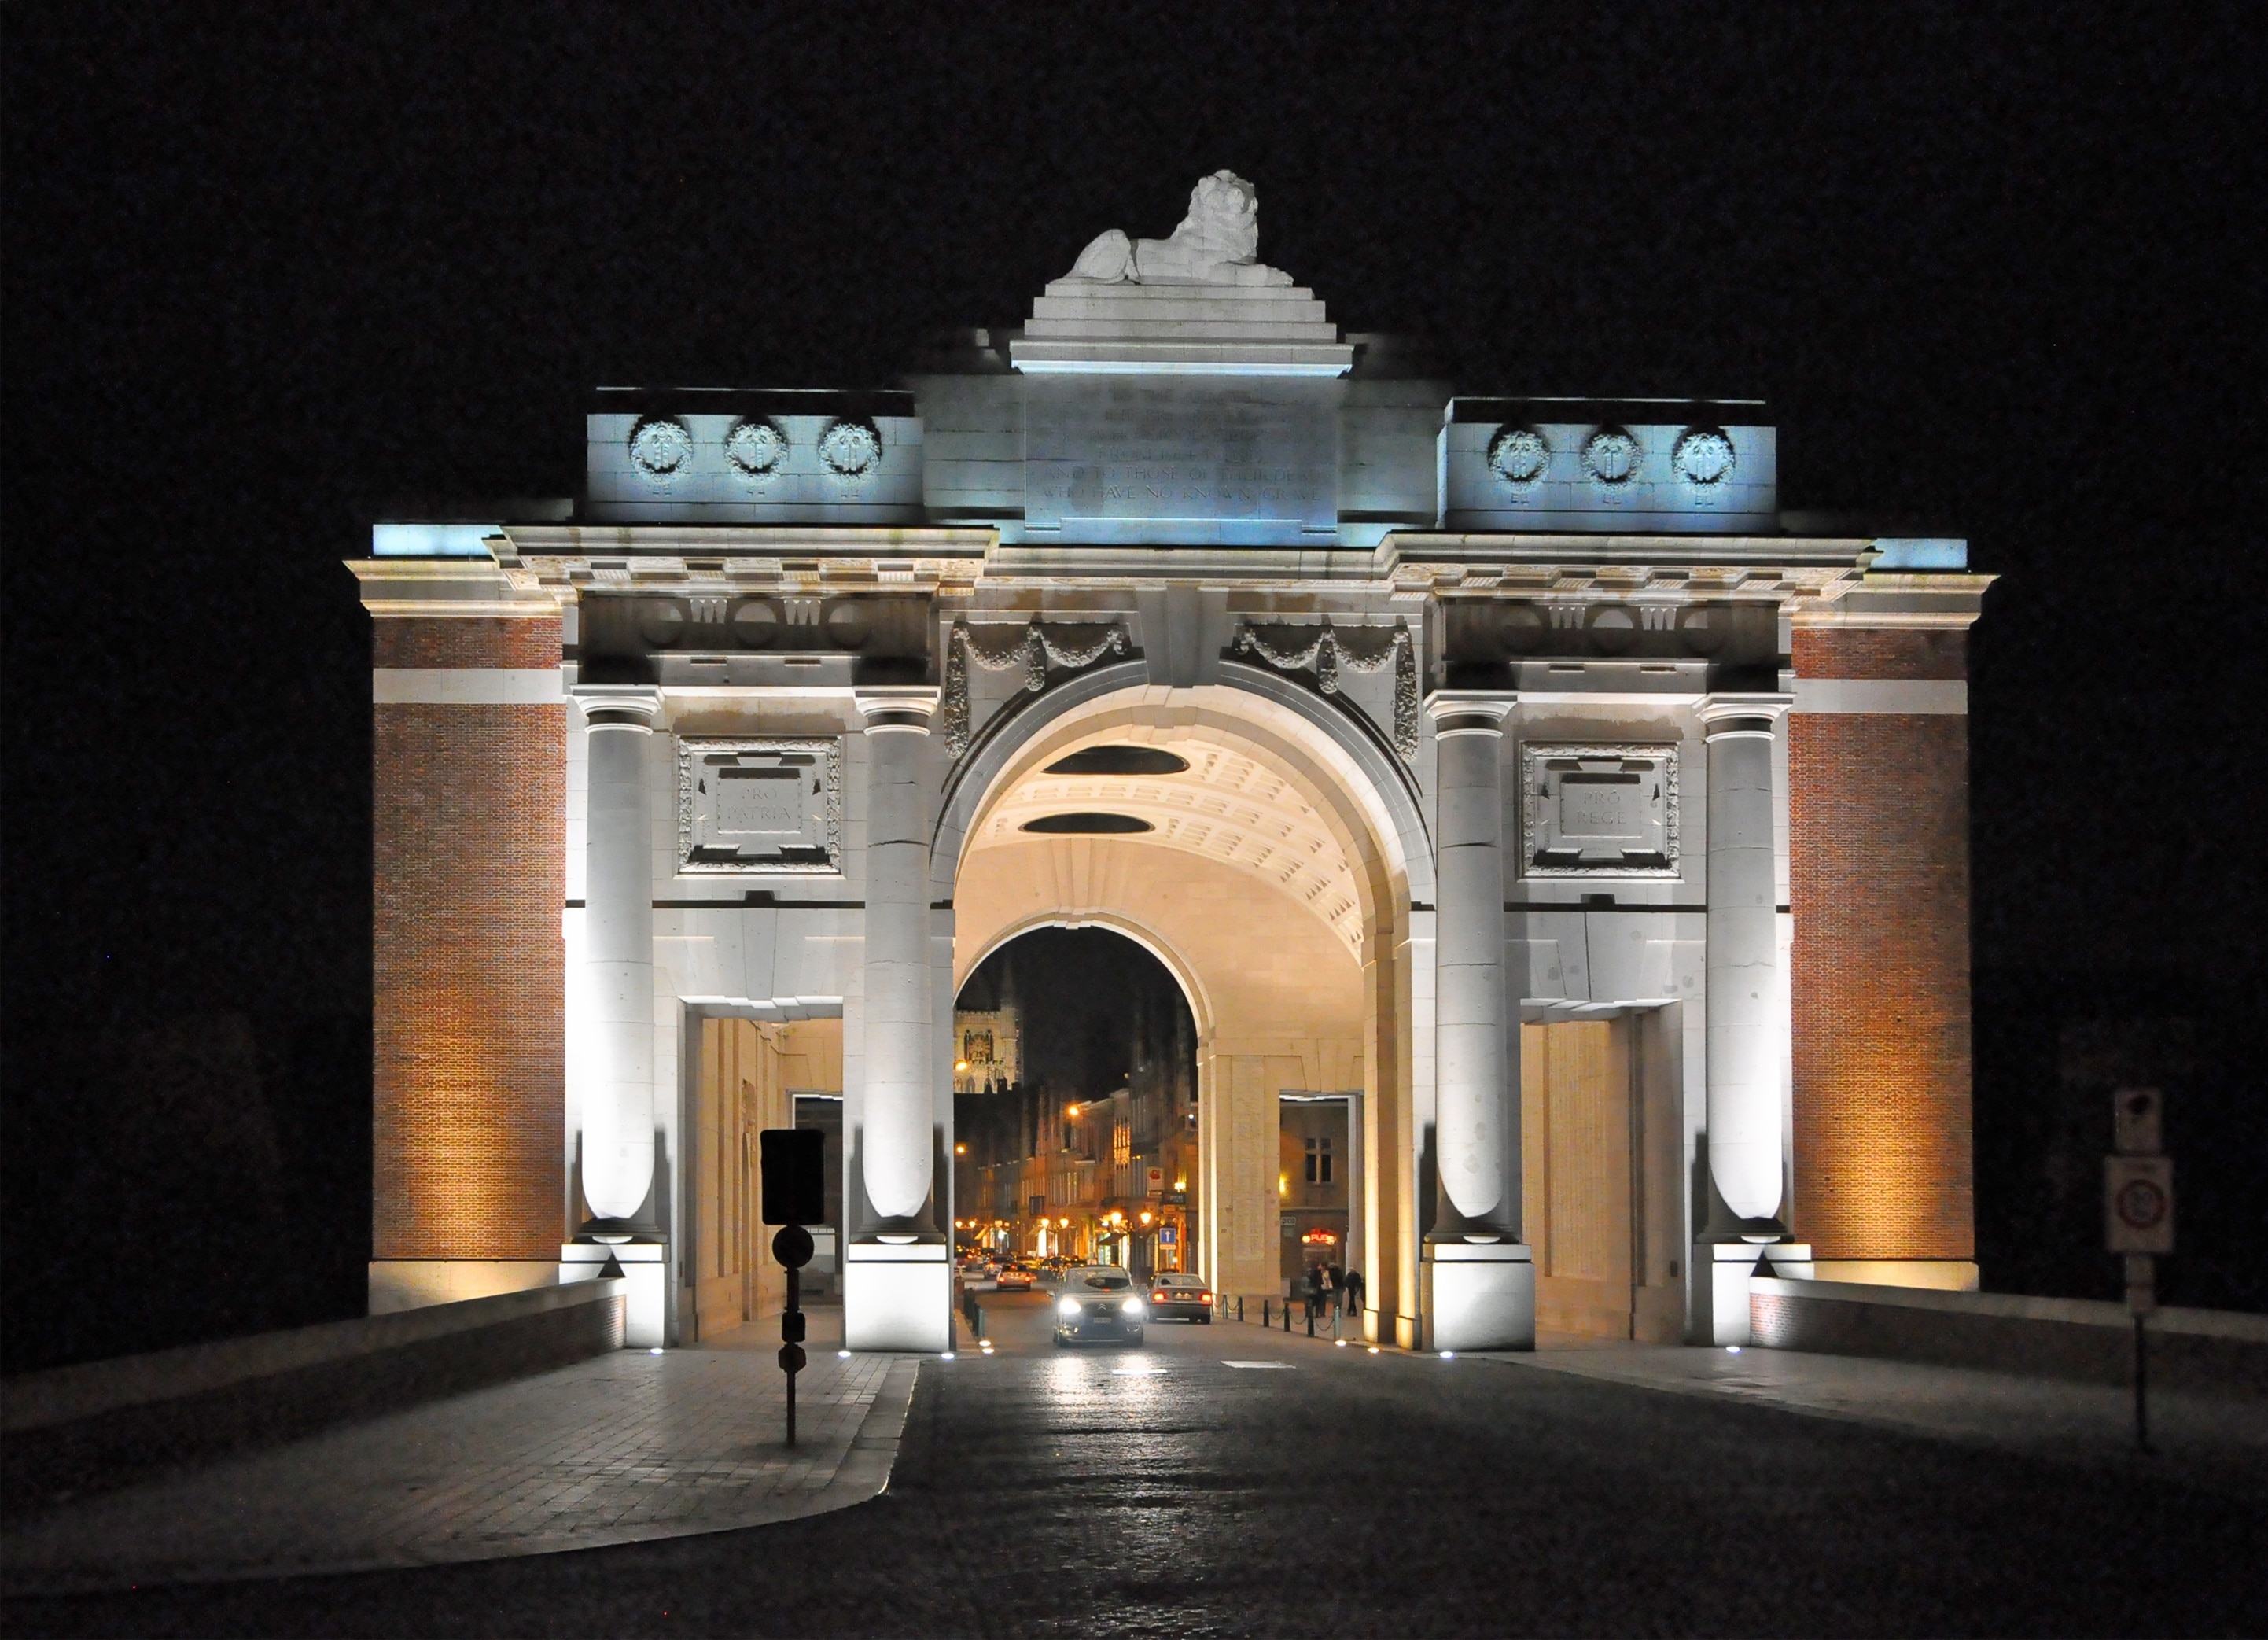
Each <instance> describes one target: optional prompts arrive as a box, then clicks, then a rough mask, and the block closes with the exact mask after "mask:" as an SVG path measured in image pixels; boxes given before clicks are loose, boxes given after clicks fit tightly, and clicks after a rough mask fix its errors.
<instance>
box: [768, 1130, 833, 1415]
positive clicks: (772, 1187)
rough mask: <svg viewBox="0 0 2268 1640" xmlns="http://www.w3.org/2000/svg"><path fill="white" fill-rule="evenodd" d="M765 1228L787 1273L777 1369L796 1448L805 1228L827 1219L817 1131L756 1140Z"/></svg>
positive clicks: (822, 1143) (807, 1247) (823, 1151)
mask: <svg viewBox="0 0 2268 1640" xmlns="http://www.w3.org/2000/svg"><path fill="white" fill-rule="evenodd" d="M757 1148H758V1149H757V1154H758V1159H759V1167H760V1169H761V1171H762V1185H763V1198H764V1201H763V1209H764V1223H767V1224H777V1225H780V1226H782V1227H783V1228H782V1229H781V1230H780V1232H779V1234H777V1236H774V1237H772V1257H774V1258H775V1259H777V1260H779V1261H780V1263H781V1264H782V1265H783V1266H784V1267H785V1268H786V1270H787V1307H786V1308H785V1309H784V1310H782V1311H780V1352H779V1363H780V1370H781V1371H783V1372H784V1373H786V1374H787V1444H789V1445H790V1446H792V1445H794V1444H795V1375H796V1374H797V1373H799V1372H800V1371H802V1370H803V1364H804V1361H805V1359H806V1357H805V1356H804V1353H803V1340H804V1319H803V1267H804V1266H805V1265H806V1264H809V1263H810V1262H811V1251H812V1244H811V1232H810V1231H809V1230H806V1229H805V1228H804V1226H805V1225H806V1224H820V1223H825V1222H826V1218H827V1136H826V1135H825V1134H821V1133H820V1132H819V1131H818V1130H817V1129H815V1128H808V1127H767V1128H765V1129H764V1130H763V1131H762V1133H761V1134H758V1135H757Z"/></svg>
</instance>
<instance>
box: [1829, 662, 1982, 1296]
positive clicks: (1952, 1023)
mask: <svg viewBox="0 0 2268 1640" xmlns="http://www.w3.org/2000/svg"><path fill="white" fill-rule="evenodd" d="M1964 637H1965V634H1963V633H1962V632H1941V631H1891V632H1867V631H1847V630H1842V629H1820V628H1799V629H1798V630H1797V632H1796V633H1795V652H1794V659H1795V669H1796V674H1797V676H1799V677H1802V678H1807V679H1808V678H1827V677H1833V678H1867V679H1904V678H1913V679H1926V678H1935V679H1944V678H1955V679H1957V678H1960V677H1962V676H1964V674H1965V664H1964V654H1963V651H1964V647H1965V646H1964V643H1963V639H1964ZM1788 811H1789V854H1790V868H1791V871H1790V876H1791V881H1790V903H1791V909H1792V910H1793V913H1794V920H1795V944H1794V951H1793V992H1794V1016H1793V1032H1794V1060H1795V1135H1794V1137H1795V1179H1794V1186H1795V1200H1794V1226H1793V1227H1794V1230H1795V1232H1796V1235H1797V1237H1799V1238H1800V1239H1802V1240H1806V1241H1808V1242H1810V1243H1811V1244H1812V1245H1813V1246H1814V1248H1815V1252H1816V1255H1817V1256H1818V1257H1820V1258H1823V1259H1959V1260H1966V1259H1973V1258H1974V1257H1975V1256H1976V1228H1975V1226H1976V1216H1975V1195H1974V1187H1973V1182H1972V1166H1971V1151H1970V1012H1969V720H1968V719H1967V718H1965V717H1962V716H1959V715H1955V714H1944V715H1924V714H1918V713H1916V714H1904V713H1797V714H1795V715H1794V716H1793V718H1791V719H1790V720H1789V723H1788Z"/></svg>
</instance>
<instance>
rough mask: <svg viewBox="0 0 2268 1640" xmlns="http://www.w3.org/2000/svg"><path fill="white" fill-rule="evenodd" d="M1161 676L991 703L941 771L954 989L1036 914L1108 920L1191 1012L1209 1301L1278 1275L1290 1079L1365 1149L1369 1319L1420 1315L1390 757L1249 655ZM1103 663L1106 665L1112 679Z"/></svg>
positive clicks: (935, 867)
mask: <svg viewBox="0 0 2268 1640" xmlns="http://www.w3.org/2000/svg"><path fill="white" fill-rule="evenodd" d="M1247 671H1251V677H1250V678H1249V679H1245V678H1242V677H1237V678H1234V679H1233V681H1230V682H1226V683H1219V684H1215V685H1209V686H1204V687H1200V688H1194V689H1186V690H1176V691H1172V692H1171V693H1170V694H1167V692H1166V691H1159V690H1156V689H1152V688H1148V687H1143V686H1141V680H1142V679H1143V677H1144V674H1143V673H1142V670H1141V669H1140V668H1138V667H1128V668H1110V669H1102V670H1101V671H1099V672H1098V673H1095V674H1092V675H1090V676H1087V677H1085V678H1082V679H1080V680H1079V681H1078V683H1076V684H1074V685H1072V686H1071V687H1068V688H1065V689H1062V690H1058V691H1050V693H1049V694H1048V695H1045V696H1042V697H1041V698H1038V699H1036V700H1035V701H1033V702H1031V703H1030V705H1029V706H1028V707H1027V709H1026V710H1024V711H1022V712H1020V713H1009V714H1005V715H1004V718H1003V719H1002V720H999V721H998V722H996V724H995V726H994V728H993V729H992V730H991V731H990V733H989V734H988V735H987V736H986V737H985V739H984V741H983V742H980V743H979V744H978V745H977V746H976V747H975V748H973V749H972V753H971V755H970V757H968V759H967V760H966V761H965V762H964V763H963V764H962V765H961V767H960V769H959V771H958V772H957V773H956V777H955V780H954V784H953V785H952V786H951V787H948V788H947V791H946V799H945V803H944V806H943V811H942V813H941V815H940V816H939V827H938V833H937V839H936V843H935V846H934V847H933V850H932V894H933V898H935V899H936V900H937V901H939V902H942V903H946V904H949V905H951V906H952V907H953V911H954V987H955V990H956V991H958V989H959V987H960V986H961V983H962V981H963V980H965V979H966V978H967V976H968V974H969V973H970V972H972V971H974V970H975V968H976V965H977V964H979V963H981V962H982V961H983V959H984V958H985V957H987V956H989V955H990V953H991V952H992V951H994V950H995V949H998V948H999V947H1000V946H1001V945H1002V944H1003V943H1005V942H1007V941H1009V940H1011V939H1013V938H1015V937H1016V936H1017V935H1020V934H1022V933H1024V932H1027V931H1028V930H1030V929H1033V928H1036V927H1051V926H1052V927H1064V926H1069V927H1082V926H1093V927H1108V928H1110V929H1113V930H1115V931H1116V932H1118V933H1121V934H1123V935H1126V936H1127V937H1129V938H1130V939H1133V940H1136V941H1137V942H1139V943H1141V944H1142V945H1143V946H1144V947H1145V949H1149V950H1150V951H1152V953H1153V954H1154V955H1156V956H1157V957H1158V958H1159V960H1160V962H1161V963H1163V964H1165V966H1166V967H1167V970H1168V971H1171V972H1172V973H1173V974H1174V975H1175V978H1176V979H1177V980H1179V982H1180V983H1181V985H1182V989H1183V991H1184V993H1185V994H1186V995H1187V996H1188V998H1189V1007H1190V1011H1191V1014H1192V1016H1194V1018H1195V1020H1196V1023H1197V1108H1198V1125H1199V1137H1200V1145H1199V1150H1200V1163H1199V1170H1198V1174H1197V1178H1196V1180H1195V1181H1193V1182H1194V1184H1195V1186H1196V1207H1197V1215H1198V1218H1199V1222H1200V1223H1201V1224H1202V1225H1203V1226H1204V1231H1203V1234H1202V1236H1201V1239H1200V1242H1199V1252H1198V1259H1197V1270H1198V1272H1199V1273H1200V1274H1203V1275H1204V1279H1205V1280H1206V1281H1207V1282H1209V1283H1210V1284H1211V1286H1212V1287H1213V1288H1214V1289H1215V1290H1217V1291H1219V1292H1220V1293H1223V1294H1225V1295H1235V1294H1250V1295H1260V1294H1263V1293H1274V1292H1276V1291H1277V1290H1278V1288H1279V1284H1280V1282H1281V1279H1282V1276H1281V1271H1282V1250H1281V1236H1282V1233H1283V1231H1282V1226H1283V1224H1284V1223H1285V1222H1286V1220H1287V1217H1288V1215H1285V1213H1284V1212H1283V1211H1282V1200H1283V1193H1284V1190H1285V1179H1284V1177H1283V1175H1284V1168H1283V1164H1282V1160H1281V1155H1280V1133H1281V1119H1280V1114H1279V1104H1280V1101H1281V1099H1282V1098H1283V1097H1284V1096H1285V1095H1286V1094H1294V1095H1297V1094H1307V1093H1313V1092H1316V1091H1322V1090H1330V1091H1339V1092H1347V1093H1350V1094H1359V1097H1357V1098H1354V1099H1353V1100H1351V1108H1355V1109H1359V1112H1360V1116H1359V1121H1360V1124H1361V1132H1360V1138H1359V1149H1360V1151H1361V1153H1362V1154H1363V1155H1364V1156H1366V1157H1368V1158H1369V1159H1370V1165H1368V1166H1367V1167H1366V1168H1365V1169H1364V1170H1363V1173H1364V1177H1363V1178H1362V1179H1361V1182H1360V1193H1359V1202H1358V1203H1355V1204H1352V1208H1351V1212H1350V1214H1349V1218H1350V1221H1351V1223H1350V1229H1349V1232H1348V1241H1349V1244H1350V1246H1349V1249H1348V1252H1349V1256H1350V1258H1351V1259H1356V1260H1360V1263H1361V1265H1362V1267H1364V1271H1365V1275H1366V1281H1367V1283H1368V1308H1369V1311H1370V1314H1369V1315H1368V1317H1366V1325H1367V1326H1370V1327H1371V1328H1372V1329H1373V1332H1374V1333H1382V1334H1383V1335H1385V1336H1388V1337H1398V1338H1401V1339H1403V1340H1404V1341H1408V1340H1409V1339H1410V1337H1412V1336H1414V1327H1415V1325H1416V1314H1415V1297H1416V1292H1417V1254H1418V1228H1419V1227H1418V1134H1417V1131H1416V1129H1417V1119H1416V1112H1415V1109H1414V1104H1415V1100H1414V1096H1415V1094H1416V1093H1417V1091H1418V1090H1419V1089H1420V1088H1421V1087H1423V1086H1425V1085H1429V1084H1430V1080H1431V1053H1430V1043H1428V1042H1427V1041H1426V1039H1425V1038H1426V1033H1425V1031H1423V1030H1421V1029H1418V1028H1416V1025H1415V1023H1414V1022H1416V1021H1417V1020H1418V1019H1419V1018H1420V1017H1421V1016H1430V1007H1429V1006H1428V1004H1429V1002H1430V980H1431V974H1430V964H1428V963H1427V962H1425V960H1424V958H1425V957H1426V956H1427V955H1429V953H1428V952H1426V951H1425V950H1423V949H1420V948H1421V947H1422V945H1423V939H1422V935H1423V932H1424V930H1423V929H1422V928H1421V929H1419V930H1418V931H1417V932H1416V933H1415V934H1413V927H1412V922H1413V911H1412V907H1413V905H1415V906H1416V907H1418V911H1417V912H1415V913H1414V914H1415V915H1416V916H1417V917H1418V919H1420V920H1422V919H1424V918H1425V917H1426V916H1428V915H1429V914H1430V909H1431V897H1432V887H1431V861H1430V856H1429V854H1428V853H1427V851H1426V849H1425V846H1424V832H1423V827H1422V824H1421V823H1420V821H1419V819H1418V808H1417V804H1416V802H1415V797H1414V793H1413V790H1412V788H1411V787H1410V782H1409V780H1408V777H1407V775H1406V774H1405V773H1404V772H1403V769H1402V766H1401V765H1400V763H1399V761H1398V760H1397V759H1395V757H1394V756H1393V754H1392V753H1391V752H1390V751H1389V750H1386V749H1385V748H1384V747H1382V746H1381V745H1380V744H1379V743H1378V742H1376V741H1375V739H1374V737H1366V734H1365V732H1364V730H1363V729H1362V728H1361V727H1360V726H1359V725H1358V724H1357V723H1356V722H1355V721H1354V720H1352V719H1351V717H1348V716H1347V715H1345V714H1344V713H1337V712H1336V711H1335V709H1334V708H1333V707H1332V706H1331V705H1329V703H1328V702H1322V701H1318V700H1317V699H1316V698H1315V697H1314V696H1312V695H1309V694H1307V693H1305V692H1304V691H1292V690H1289V689H1285V688H1282V687H1280V686H1278V683H1277V680H1275V679H1273V678H1272V677H1270V676H1267V675H1265V674H1263V673H1259V672H1257V671H1256V670H1252V669H1243V668H1230V667H1224V668H1223V672H1224V674H1225V675H1226V674H1230V673H1232V672H1233V673H1237V674H1241V673H1244V672H1247ZM1112 674H1123V676H1112Z"/></svg>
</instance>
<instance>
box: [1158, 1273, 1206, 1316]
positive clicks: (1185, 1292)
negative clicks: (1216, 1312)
mask: <svg viewBox="0 0 2268 1640" xmlns="http://www.w3.org/2000/svg"><path fill="white" fill-rule="evenodd" d="M1150 1313H1151V1314H1152V1316H1154V1317H1155V1318H1156V1319H1159V1320H1160V1321H1211V1319H1212V1289H1211V1288H1209V1287H1207V1286H1206V1285H1205V1284H1204V1281H1203V1280H1202V1279H1201V1278H1199V1277H1197V1276H1195V1275H1184V1274H1182V1273H1181V1272H1179V1271H1169V1272H1168V1273H1167V1274H1164V1275H1160V1276H1159V1277H1158V1278H1157V1279H1156V1280H1155V1281H1153V1282H1151V1283H1150Z"/></svg>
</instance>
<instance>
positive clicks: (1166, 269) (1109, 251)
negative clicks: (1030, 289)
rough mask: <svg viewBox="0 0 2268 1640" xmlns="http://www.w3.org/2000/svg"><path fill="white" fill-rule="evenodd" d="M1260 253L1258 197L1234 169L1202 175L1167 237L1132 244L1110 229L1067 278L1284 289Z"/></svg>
mask: <svg viewBox="0 0 2268 1640" xmlns="http://www.w3.org/2000/svg"><path fill="white" fill-rule="evenodd" d="M1259 255H1260V196H1259V194H1258V193H1257V192H1256V190H1255V189H1254V188H1253V186H1252V184H1251V183H1249V182H1248V181H1245V180H1244V179H1243V178H1242V177H1241V176H1239V175H1237V174H1236V173H1234V172H1233V171H1216V172H1214V173H1213V174H1211V176H1208V177H1202V178H1200V179H1199V180H1198V181H1197V186H1196V187H1195V188H1191V189H1190V190H1189V214H1188V215H1187V216H1185V217H1183V218H1182V225H1181V226H1179V227H1177V228H1175V230H1174V232H1173V234H1172V236H1171V237H1170V238H1167V239H1162V240H1131V239H1129V238H1127V236H1126V235H1125V234H1124V233H1121V232H1120V231H1119V230H1118V229H1116V228H1113V229H1111V230H1110V231H1109V232H1108V233H1104V234H1102V235H1101V236H1100V237H1099V238H1097V239H1096V240H1094V242H1093V243H1092V244H1090V245H1089V246H1088V247H1086V249H1085V250H1083V251H1081V252H1080V253H1079V261H1078V262H1076V263H1075V264H1074V265H1073V266H1072V268H1071V272H1070V274H1069V275H1068V276H1067V277H1071V278H1073V279H1082V280H1086V281H1087V282H1089V283H1091V284H1241V285H1256V286H1266V285H1287V284H1291V283H1292V276H1291V275H1290V274H1288V273H1285V272H1284V271H1282V270H1280V269H1276V268H1270V267H1267V266H1265V265H1264V264H1263V263H1262V262H1260V261H1259V260H1258V257H1259Z"/></svg>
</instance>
